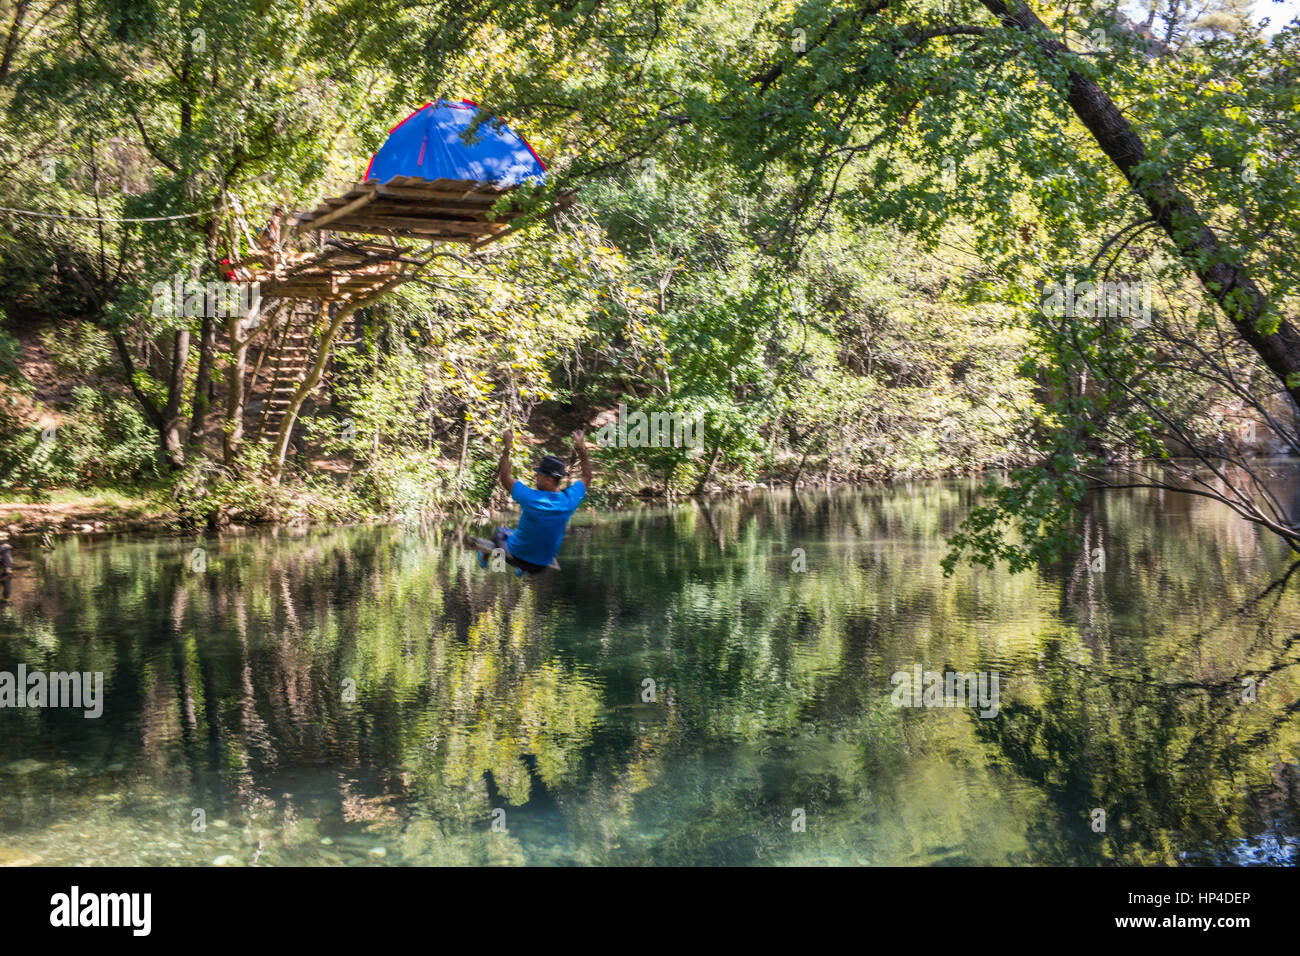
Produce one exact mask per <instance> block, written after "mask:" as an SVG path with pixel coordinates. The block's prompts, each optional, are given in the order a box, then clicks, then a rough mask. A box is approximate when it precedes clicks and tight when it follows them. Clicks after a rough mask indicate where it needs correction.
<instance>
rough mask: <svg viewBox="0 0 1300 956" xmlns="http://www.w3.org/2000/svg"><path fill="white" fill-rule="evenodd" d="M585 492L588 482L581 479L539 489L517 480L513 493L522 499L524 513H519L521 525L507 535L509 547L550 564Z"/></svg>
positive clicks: (534, 560) (524, 556)
mask: <svg viewBox="0 0 1300 956" xmlns="http://www.w3.org/2000/svg"><path fill="white" fill-rule="evenodd" d="M586 496H587V486H586V485H584V484H583V483H582V482H581V481H575V482H574V483H573V484H571V485H569V487H567V488H565V489H564V490H563V491H538V490H537V489H536V488H529V487H528V486H527V485H526V484H524V483H523V482H522V481H516V482H515V483H514V484H513V485H512V486H511V488H510V497H511V498H514V499H515V501H517V502H519V505H520V507H521V508H522V509H523V514H521V515H520V516H519V527H518V528H516V529H515V530H514V531H513V532H511V534H510V537H508V538H506V550H507V551H509V552H510V553H511V554H512V555H514V556H515V557H516V558H522V559H523V560H524V561H531V562H532V563H533V564H541V565H547V564H550V563H551V562H552V561H554V560H555V556H556V555H557V554H559V553H560V543H561V542H562V541H564V529H565V527H566V526H567V525H568V523H569V518H570V517H571V516H572V515H573V513H574V512H575V511H577V510H578V505H580V504H582V499H583V498H585V497H586Z"/></svg>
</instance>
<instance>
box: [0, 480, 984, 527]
mask: <svg viewBox="0 0 1300 956" xmlns="http://www.w3.org/2000/svg"><path fill="white" fill-rule="evenodd" d="M962 474H970V472H961V471H957V470H954V469H948V470H935V471H933V472H931V471H922V470H911V471H908V472H905V473H904V472H890V471H887V470H885V469H880V470H879V473H878V474H876V473H870V472H861V473H858V474H855V475H852V476H845V475H843V474H836V473H834V472H832V473H816V472H814V473H804V474H802V475H800V477H799V483H798V487H800V488H804V489H807V488H830V487H841V486H850V485H858V486H873V485H881V484H888V483H890V482H893V481H911V480H918V479H927V478H941V477H957V476H959V475H962ZM245 487H246V489H247V490H248V491H250V492H251V494H250V496H249V497H250V499H251V498H255V499H257V501H256V505H255V506H247V507H246V510H242V511H239V510H230V509H226V510H225V511H224V513H223V516H222V518H221V520H220V522H219V524H218V526H219V527H259V526H260V527H274V526H277V525H298V526H302V525H317V526H324V525H351V524H383V523H400V522H409V521H411V520H443V519H455V518H460V517H473V516H479V515H485V514H488V513H491V512H494V511H499V510H503V509H507V508H508V507H509V502H508V501H507V499H506V497H505V495H504V493H502V492H500V491H494V492H493V495H492V497H491V498H490V499H489V500H488V501H486V502H478V503H474V502H469V501H465V500H448V499H447V498H445V497H440V498H439V497H438V496H435V499H437V503H430V504H426V505H424V506H422V507H419V506H417V507H414V508H412V509H409V510H408V511H405V512H398V513H392V512H382V513H381V512H377V511H373V510H369V509H366V508H364V507H363V506H362V504H361V502H360V501H358V500H356V499H355V498H354V497H353V496H352V495H350V494H347V493H346V492H345V490H344V489H343V488H340V489H338V490H339V492H340V493H339V494H337V495H333V496H331V495H330V494H329V493H328V492H326V491H322V489H321V488H319V487H315V486H297V485H283V486H280V487H276V488H271V487H268V486H261V485H245ZM790 487H791V481H790V479H789V478H788V477H783V476H774V475H766V476H763V477H762V478H761V479H759V480H755V481H748V480H745V479H743V478H740V477H736V476H726V477H724V478H722V479H721V480H719V481H716V482H711V483H710V484H709V485H708V486H707V487H706V488H705V489H704V491H703V493H702V494H701V495H698V496H697V495H691V494H686V493H672V494H670V493H666V492H665V491H664V489H662V488H650V487H640V488H632V487H624V486H620V485H614V486H613V487H606V486H603V485H601V486H598V487H597V489H596V490H595V491H594V492H593V493H592V496H591V501H592V503H594V504H596V505H597V506H598V507H616V506H617V505H618V504H619V503H620V502H626V501H681V500H683V499H685V498H691V497H703V498H710V499H712V498H725V497H729V496H732V495H737V494H744V493H747V492H750V491H755V490H758V489H773V490H774V489H789V488H790ZM42 497H43V498H44V500H41V501H32V500H29V499H27V498H24V497H11V498H2V499H0V529H2V530H4V531H6V532H8V534H9V535H11V536H14V537H25V536H33V537H34V536H44V535H46V534H50V535H54V536H59V535H75V534H103V533H114V532H134V531H155V532H175V531H185V530H193V525H194V520H193V508H192V507H191V508H189V509H185V508H182V507H181V506H180V505H179V504H178V502H177V501H176V498H175V496H174V494H173V493H172V492H171V491H170V490H169V489H166V488H161V487H160V488H156V489H144V490H141V491H140V492H138V493H134V494H133V493H131V492H130V491H124V490H116V489H92V490H79V489H73V488H59V489H51V490H49V491H47V492H45V494H44V495H43V496H42ZM431 500H434V499H431Z"/></svg>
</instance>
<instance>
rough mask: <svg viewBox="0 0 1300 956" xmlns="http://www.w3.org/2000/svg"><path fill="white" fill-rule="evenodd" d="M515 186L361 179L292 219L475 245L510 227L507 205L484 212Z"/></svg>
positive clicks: (565, 198) (312, 226)
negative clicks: (347, 188) (344, 190)
mask: <svg viewBox="0 0 1300 956" xmlns="http://www.w3.org/2000/svg"><path fill="white" fill-rule="evenodd" d="M515 188H516V187H501V186H497V185H496V184H494V183H488V182H479V181H476V180H470V179H433V180H429V179H417V178H415V177H413V176H394V177H393V178H392V179H390V180H389V181H388V182H385V183H379V182H376V181H374V180H367V181H366V182H360V183H357V184H356V185H355V186H353V187H352V188H351V189H350V190H348V191H347V192H346V193H344V194H343V195H342V196H338V197H336V198H333V199H326V200H324V201H323V202H322V203H321V204H320V205H319V206H317V207H316V208H315V209H313V210H312V211H311V212H305V213H298V214H297V215H296V216H295V217H294V224H295V225H296V226H297V229H298V231H299V232H309V231H312V230H317V229H328V230H330V231H332V232H351V233H362V234H364V235H369V236H397V237H402V238H408V239H422V240H426V241H431V242H461V243H465V244H467V245H469V246H471V247H477V246H481V245H484V244H485V243H487V242H491V241H493V240H494V239H497V238H499V237H500V236H503V235H505V234H506V233H508V232H510V231H511V223H512V222H513V221H514V220H516V219H518V218H519V217H520V215H522V213H521V212H520V211H518V210H508V209H507V210H499V211H498V212H497V213H496V214H495V216H494V218H492V219H489V218H488V216H489V213H491V211H492V207H493V206H494V205H495V204H496V202H497V201H498V200H499V199H500V198H501V197H502V196H504V195H506V194H508V193H510V192H513V191H514V189H515ZM573 194H574V193H573V190H568V191H566V192H564V193H561V194H560V198H559V199H558V200H557V201H556V203H555V204H554V205H553V206H552V207H551V208H550V209H549V210H547V212H546V213H545V215H548V216H549V215H551V214H553V213H555V212H558V211H559V210H560V209H563V208H565V207H567V206H568V205H570V204H571V203H572V201H573Z"/></svg>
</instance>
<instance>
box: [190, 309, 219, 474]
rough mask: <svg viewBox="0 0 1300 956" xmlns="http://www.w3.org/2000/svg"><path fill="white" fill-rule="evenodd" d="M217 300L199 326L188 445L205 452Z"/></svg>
mask: <svg viewBox="0 0 1300 956" xmlns="http://www.w3.org/2000/svg"><path fill="white" fill-rule="evenodd" d="M215 304H216V303H215V302H212V301H211V300H209V301H208V302H207V306H208V307H207V308H205V309H204V310H203V313H204V314H203V322H202V324H201V325H200V327H199V367H198V371H197V372H196V373H195V375H194V401H193V408H192V409H191V412H190V435H189V441H188V443H187V444H188V445H189V446H190V447H191V448H193V449H195V450H196V451H198V452H199V453H200V454H202V452H203V442H204V439H205V438H206V437H207V430H208V429H207V418H208V412H209V411H210V410H211V402H210V400H209V396H208V389H209V386H210V385H211V381H212V357H213V352H214V351H216V347H217V324H216V322H214V321H213V319H212V309H213V307H214V306H215Z"/></svg>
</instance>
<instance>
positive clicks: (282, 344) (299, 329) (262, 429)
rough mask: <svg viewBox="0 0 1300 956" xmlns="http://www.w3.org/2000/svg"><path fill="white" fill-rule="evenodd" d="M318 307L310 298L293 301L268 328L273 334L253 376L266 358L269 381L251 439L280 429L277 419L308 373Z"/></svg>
mask: <svg viewBox="0 0 1300 956" xmlns="http://www.w3.org/2000/svg"><path fill="white" fill-rule="evenodd" d="M319 307H320V305H319V303H318V302H315V301H312V300H303V301H300V302H296V303H295V304H294V307H293V309H291V310H290V312H289V314H288V316H287V317H286V318H285V320H284V324H283V326H282V327H281V328H279V329H273V330H272V331H271V335H272V337H271V338H270V339H269V340H268V342H267V346H266V349H265V350H264V351H263V353H262V356H261V357H260V358H259V359H258V362H257V369H256V370H255V371H254V377H253V383H254V384H255V383H256V378H257V376H258V373H259V372H260V370H261V366H262V364H263V362H264V361H265V362H266V366H267V371H268V373H269V374H270V376H271V384H270V387H269V388H268V389H267V392H266V396H265V401H264V402H263V405H262V410H261V416H260V418H259V420H258V422H257V426H256V428H254V429H252V435H253V440H254V441H256V440H257V439H259V438H261V437H262V436H263V435H271V436H273V435H275V434H277V433H278V432H279V430H280V423H281V422H282V421H283V420H284V415H285V412H286V411H287V410H288V408H289V405H290V403H291V400H292V398H293V394H294V392H296V391H297V390H298V387H299V386H300V385H302V383H303V380H304V379H305V378H306V377H307V372H308V370H309V369H310V367H311V359H312V339H313V338H314V336H315V328H314V327H315V324H316V321H317V319H318V318H319V313H318V309H319ZM245 427H247V425H245Z"/></svg>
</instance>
